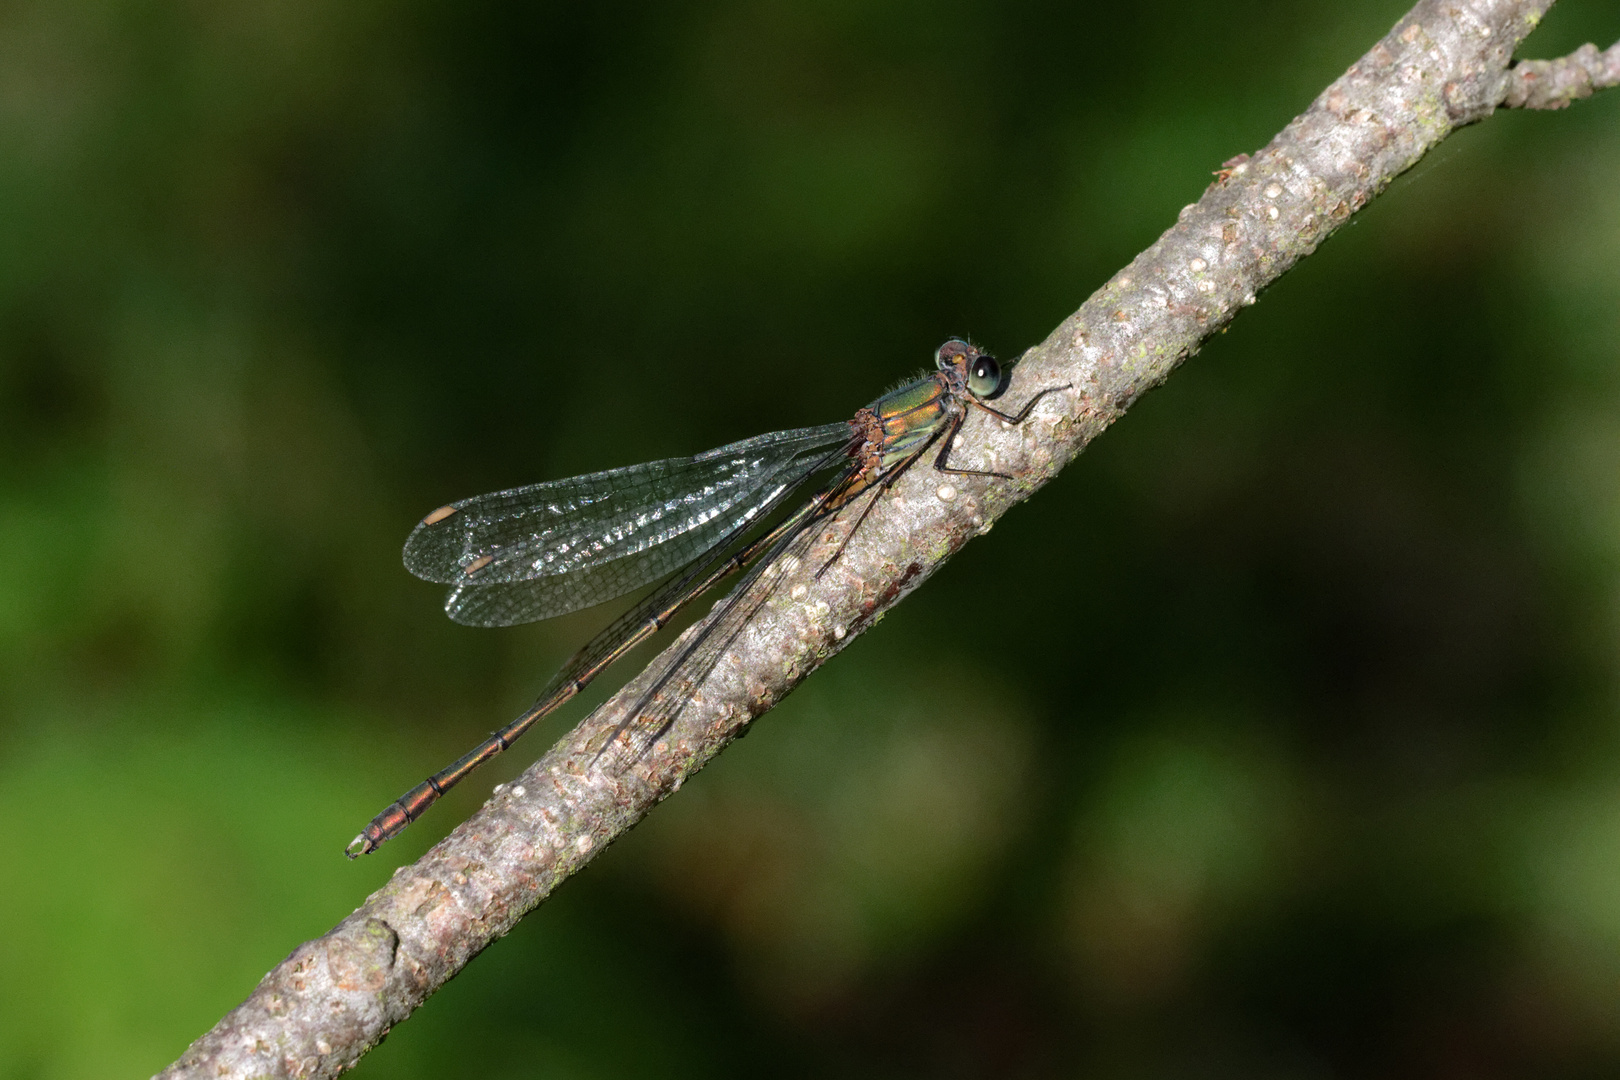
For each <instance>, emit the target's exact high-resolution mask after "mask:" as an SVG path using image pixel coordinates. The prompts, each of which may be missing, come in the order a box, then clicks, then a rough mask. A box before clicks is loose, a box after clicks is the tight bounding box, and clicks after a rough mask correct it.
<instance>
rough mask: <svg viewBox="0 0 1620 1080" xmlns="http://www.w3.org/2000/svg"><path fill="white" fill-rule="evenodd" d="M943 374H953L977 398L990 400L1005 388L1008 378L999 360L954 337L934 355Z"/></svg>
mask: <svg viewBox="0 0 1620 1080" xmlns="http://www.w3.org/2000/svg"><path fill="white" fill-rule="evenodd" d="M934 362H935V363H937V364H938V365H939V369H940V370H941V371H954V372H956V373H957V376H958V378H960V379H962V381H963V383H965V384H966V385H967V389H968V392H969V393H970V394H972V395H973V396H974V397H976V398H979V399H981V400H985V401H988V400H990V399H991V398H994V397H998V396H1000V394H1001V392H1002V391H1003V390H1005V389H1006V382H1007V375H1006V372H1005V371H1003V370H1002V367H1001V365H1000V364H999V363H997V361H996V358H995V357H993V356H991V355H990V354H989V353H987V352H980V351H979V350H978V349H977V348H975V347H974V346H973V345H972V344H970V343H968V342H966V341H963V340H962V339H961V338H951V339H950V340H949V341H947V342H945V344H943V345H941V346H940V347H939V351H938V352H936V353H935V354H934ZM957 385H959V386H960V385H962V384H961V383H959V384H957Z"/></svg>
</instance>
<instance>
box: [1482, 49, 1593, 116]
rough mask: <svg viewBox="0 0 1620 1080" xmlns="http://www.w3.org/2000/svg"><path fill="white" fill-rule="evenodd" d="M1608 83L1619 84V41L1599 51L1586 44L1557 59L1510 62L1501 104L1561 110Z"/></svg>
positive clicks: (1518, 107) (1522, 107)
mask: <svg viewBox="0 0 1620 1080" xmlns="http://www.w3.org/2000/svg"><path fill="white" fill-rule="evenodd" d="M1611 86H1620V43H1616V44H1614V45H1611V46H1609V47H1608V48H1607V49H1606V50H1604V51H1603V52H1598V48H1597V46H1596V45H1592V44H1586V45H1582V46H1581V47H1580V48H1578V49H1576V50H1575V51H1574V52H1572V53H1570V54H1569V55H1568V56H1565V57H1562V58H1561V59H1558V60H1526V61H1524V62H1523V63H1521V64H1515V65H1513V71H1512V72H1511V73H1510V80H1509V82H1508V90H1507V97H1506V98H1504V99H1503V101H1502V104H1503V105H1504V106H1506V107H1507V108H1510V109H1562V108H1563V107H1564V106H1566V105H1568V104H1569V103H1570V102H1572V101H1575V100H1577V99H1579V98H1584V97H1591V96H1592V91H1594V90H1604V89H1607V88H1608V87H1611Z"/></svg>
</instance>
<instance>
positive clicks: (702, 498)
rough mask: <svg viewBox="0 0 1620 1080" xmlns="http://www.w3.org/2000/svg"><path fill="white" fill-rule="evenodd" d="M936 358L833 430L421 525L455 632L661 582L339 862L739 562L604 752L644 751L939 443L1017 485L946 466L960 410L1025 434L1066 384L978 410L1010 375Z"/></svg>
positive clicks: (634, 469)
mask: <svg viewBox="0 0 1620 1080" xmlns="http://www.w3.org/2000/svg"><path fill="white" fill-rule="evenodd" d="M934 360H935V365H936V367H937V369H938V370H936V371H934V372H932V373H931V374H928V375H925V376H923V377H921V378H919V379H917V380H915V381H914V382H910V383H907V384H906V385H904V386H901V387H899V388H897V389H894V390H891V391H889V392H888V393H886V394H884V395H883V396H882V397H880V398H878V399H877V400H876V401H874V402H872V403H871V404H870V405H868V406H866V407H865V408H863V409H861V410H860V411H858V412H857V413H856V414H855V416H854V418H853V419H851V420H847V421H844V422H843V423H838V424H827V425H825V426H822V427H812V428H798V429H795V430H792V431H778V432H775V433H773V434H770V435H759V436H756V437H755V438H752V439H745V440H743V441H742V442H738V443H732V444H731V445H730V446H722V447H720V448H719V449H718V450H710V451H709V452H708V453H706V454H699V455H697V456H696V457H689V458H670V459H667V460H665V461H651V462H648V463H647V464H645V465H632V466H630V467H629V468H624V469H610V470H608V471H607V472H599V473H590V474H589V475H586V476H576V477H572V478H571V479H568V480H555V481H552V482H551V483H546V484H534V485H531V486H529V487H521V488H513V489H512V490H510V491H499V492H496V493H494V494H492V495H480V496H478V497H476V498H472V499H464V500H462V501H461V502H455V503H451V504H450V505H449V506H441V507H440V508H439V509H437V510H435V511H433V513H431V514H429V515H428V516H427V517H425V518H423V519H422V521H421V524H419V525H417V526H416V528H415V530H414V531H413V532H412V533H411V535H410V538H409V539H407V540H406V541H405V567H406V569H408V570H409V571H410V572H411V573H413V574H415V575H416V576H417V577H420V578H424V579H426V580H428V581H437V582H440V583H443V584H446V585H449V586H450V593H449V596H448V597H447V598H446V599H445V604H444V609H445V611H446V613H448V614H449V616H450V617H451V618H452V619H454V620H456V621H457V622H460V623H467V624H469V625H472V626H511V625H514V624H516V623H525V622H534V621H536V620H539V619H549V618H551V617H553V616H556V615H563V614H566V613H568V612H571V611H578V610H580V609H581V608H586V607H590V606H592V605H595V604H600V603H603V602H605V601H608V600H612V599H614V598H616V597H619V596H623V595H624V594H625V593H628V592H632V591H634V590H636V589H639V588H641V587H643V586H646V585H650V584H652V583H653V582H655V581H658V580H659V579H660V578H665V577H667V578H668V580H666V581H665V582H664V583H663V584H662V585H660V586H658V587H657V588H656V589H654V590H653V591H652V593H651V594H650V595H648V596H647V597H646V598H645V599H644V600H642V601H641V602H640V603H638V604H637V605H636V606H635V607H633V608H632V609H631V610H630V611H628V612H626V613H625V614H624V615H622V616H620V617H619V618H618V619H616V620H614V622H613V623H612V625H610V626H609V627H608V628H607V629H605V630H603V631H602V632H601V633H600V634H598V635H597V636H596V637H595V638H593V639H592V640H591V641H590V642H589V643H588V644H587V645H586V646H585V647H584V648H583V649H581V650H580V651H579V652H578V653H576V654H574V657H573V659H571V660H569V661H568V663H567V664H565V665H563V669H562V670H561V671H559V672H558V673H557V675H556V676H555V677H554V678H553V679H552V680H551V682H550V684H549V685H548V686H547V687H546V689H545V691H544V692H543V693H541V695H540V698H539V700H537V701H536V702H535V703H534V704H533V705H532V706H530V708H529V709H528V711H526V712H525V713H523V715H521V716H519V717H518V718H517V719H516V720H514V721H512V722H511V723H510V724H508V725H506V726H505V727H504V728H502V729H501V730H499V731H497V732H495V733H494V734H493V735H491V736H490V737H489V738H488V739H486V740H484V741H483V742H482V743H480V744H479V745H478V746H477V747H476V748H474V749H473V750H472V751H471V752H470V753H468V754H467V755H466V756H464V757H462V758H461V760H459V761H457V762H456V763H455V764H453V765H451V766H450V767H449V768H446V769H444V770H442V771H440V772H438V773H435V774H434V775H433V776H430V777H429V778H428V779H426V780H424V781H423V782H422V783H420V784H418V785H417V786H416V787H414V788H412V789H411V790H410V791H407V792H406V793H405V794H404V795H401V796H400V797H399V798H398V799H397V800H396V801H394V802H393V803H390V804H389V806H388V808H387V809H385V810H384V811H383V812H382V813H380V814H378V815H377V816H376V817H375V818H373V819H372V821H371V824H369V825H367V826H366V827H365V829H363V830H362V831H361V833H360V835H359V836H357V837H355V838H354V841H353V842H352V843H350V845H349V848H348V854H349V857H350V858H354V857H356V856H359V855H363V854H365V853H366V852H369V851H375V850H376V849H377V847H378V846H379V845H380V844H382V843H383V842H384V841H386V840H388V839H390V838H391V837H394V836H397V835H398V834H399V833H400V832H401V831H402V830H403V829H404V828H405V826H407V825H409V824H410V823H411V822H413V821H415V820H416V819H417V818H418V817H420V816H421V815H422V813H423V812H424V811H425V810H426V809H427V808H428V807H429V806H432V805H433V803H434V802H436V801H437V800H438V798H439V797H440V796H441V795H443V794H444V793H445V792H446V791H448V790H450V788H452V787H454V786H455V785H456V784H458V783H460V782H461V781H462V780H463V779H464V778H465V777H466V776H467V774H468V773H470V772H472V771H473V770H474V769H476V768H477V767H478V766H479V765H482V764H483V763H484V762H486V761H488V760H489V759H490V758H492V757H494V756H495V755H496V754H498V753H500V752H501V751H503V750H505V749H506V748H507V747H509V746H511V745H512V742H513V741H514V740H515V739H517V738H518V736H520V735H522V734H523V733H524V732H525V731H527V730H529V728H530V727H532V726H534V724H535V722H536V721H538V720H539V719H540V718H541V717H543V716H545V715H546V714H547V713H550V712H552V711H553V710H555V709H556V708H558V707H559V706H561V705H562V704H563V703H564V702H566V701H568V700H569V699H570V698H572V697H574V696H575V695H577V694H578V693H579V692H580V691H582V690H584V689H585V687H586V686H587V685H588V684H589V683H590V681H591V680H592V679H594V678H596V677H597V676H598V675H600V674H601V673H602V672H603V671H604V670H605V669H606V668H607V667H608V666H609V665H610V664H612V663H613V662H614V661H615V660H617V659H619V657H621V656H623V655H624V654H625V653H627V652H629V651H630V650H631V649H632V648H634V647H635V646H636V645H638V644H640V643H641V642H642V641H644V640H646V639H647V638H648V637H650V636H651V635H652V634H654V633H656V632H657V631H658V630H659V629H661V628H662V627H663V626H664V625H665V624H667V623H668V622H669V621H670V620H671V619H672V618H674V617H675V615H676V614H677V613H678V612H680V610H681V609H682V608H684V607H685V606H686V605H687V604H689V603H691V602H692V601H693V600H695V599H697V598H698V597H699V596H701V595H703V593H705V592H707V591H708V590H709V589H710V588H712V587H713V586H714V585H715V584H717V583H718V582H719V581H721V580H722V579H724V578H726V577H727V576H729V575H730V574H732V573H735V572H737V571H738V570H741V569H742V568H743V567H745V566H748V567H749V569H748V572H747V574H745V575H744V577H743V580H742V582H741V584H739V585H738V587H737V588H736V589H735V590H733V592H732V593H731V594H730V595H729V596H728V597H727V598H726V599H724V600H722V601H720V602H719V603H718V604H716V605H715V611H714V612H713V613H712V614H711V617H710V618H709V620H708V622H707V623H706V624H705V625H704V627H703V629H702V630H701V631H700V632H699V633H698V634H696V635H694V636H693V638H692V640H691V641H689V642H687V643H686V645H685V646H683V648H682V649H681V651H680V652H679V653H678V654H677V655H676V657H675V658H674V660H673V662H672V663H670V664H669V666H668V667H667V668H666V670H665V672H664V674H663V675H662V676H660V677H659V678H658V679H657V680H655V681H654V683H653V685H652V687H651V688H650V689H649V690H647V691H646V692H645V693H644V694H643V695H642V697H641V699H640V701H639V702H638V703H637V705H636V707H635V708H633V709H631V710H630V712H629V713H628V714H626V718H625V719H624V720H623V721H621V722H620V724H619V727H618V728H617V729H616V730H615V731H614V732H613V733H612V734H611V735H610V736H609V738H608V740H607V742H606V743H605V744H604V750H605V748H606V746H608V745H612V744H614V743H615V741H616V740H618V738H619V736H620V735H622V734H624V732H625V731H626V730H627V729H628V728H629V727H630V725H631V724H632V723H637V724H646V725H649V726H653V727H654V731H653V734H652V736H651V738H650V739H649V740H648V741H649V742H651V741H656V739H657V738H658V736H660V735H661V734H663V732H664V731H666V730H667V729H668V728H669V726H670V724H672V723H673V722H674V719H675V716H676V714H677V713H678V711H679V708H680V705H681V703H682V702H683V701H684V700H686V698H685V697H684V696H683V695H674V694H666V695H664V697H663V698H662V699H661V700H660V701H656V702H655V699H658V697H659V695H660V694H661V693H662V692H663V691H664V690H665V689H666V688H668V687H669V686H670V685H671V684H672V682H674V680H676V679H682V680H691V681H694V682H695V681H701V680H702V679H703V678H704V677H705V676H706V675H707V674H708V673H709V671H710V670H712V669H713V667H714V665H715V663H716V662H717V661H718V660H719V658H720V656H722V655H723V654H724V652H725V650H726V649H728V648H729V647H730V645H731V643H732V642H733V641H735V640H736V637H737V635H738V634H739V633H740V632H741V630H742V628H743V627H744V626H745V625H746V624H747V621H748V619H750V618H751V617H752V616H753V614H754V613H755V612H757V611H758V610H759V607H760V605H761V604H763V603H764V599H765V597H767V596H768V595H769V593H768V591H765V592H761V590H756V589H754V585H755V584H756V583H758V582H759V581H760V579H761V577H762V576H763V575H764V574H765V572H766V571H767V570H768V569H769V568H770V567H771V566H772V565H774V564H776V563H777V562H779V561H780V560H781V559H782V558H783V557H784V556H790V555H793V556H797V555H801V554H802V553H803V552H804V550H806V549H807V548H808V546H809V544H810V542H811V540H812V539H813V538H814V536H815V535H816V534H817V532H818V531H819V530H818V526H819V525H821V524H822V523H824V522H827V521H829V520H830V519H832V518H834V517H836V516H837V515H838V514H840V513H842V512H843V511H844V509H845V508H846V507H848V506H850V505H851V504H852V503H854V502H855V501H856V499H857V497H858V496H861V495H863V494H865V493H867V492H871V498H870V499H868V500H867V502H866V504H865V506H864V507H862V508H861V510H860V513H859V514H858V515H857V516H856V518H855V522H854V524H853V525H851V526H850V528H849V530H848V532H846V533H845V535H844V538H843V541H842V542H841V543H840V545H839V547H838V549H837V550H836V551H835V552H834V553H833V555H832V556H831V557H830V558H829V559H828V560H827V561H826V562H825V563H823V565H822V566H821V568H820V571H818V574H819V573H820V572H821V571H825V570H826V569H827V567H829V566H831V565H832V563H833V562H834V561H835V560H836V559H837V558H838V555H839V554H841V553H842V552H843V548H844V545H847V544H848V543H849V540H850V538H851V537H853V536H854V535H855V532H856V530H858V529H859V528H860V526H861V522H862V521H864V520H865V518H866V515H867V514H868V513H869V512H870V511H871V509H872V507H873V506H874V505H875V504H876V503H877V500H878V499H880V498H882V496H883V493H884V492H885V491H887V490H888V489H889V488H890V487H892V486H893V485H894V483H895V481H897V480H899V479H900V477H901V476H903V475H904V474H905V472H906V470H907V469H909V468H911V466H912V465H913V464H915V463H916V462H917V460H918V459H919V458H921V457H922V455H923V453H924V452H925V451H926V450H928V448H929V447H931V446H933V445H934V444H935V443H938V444H939V451H938V453H936V454H935V455H934V468H935V469H936V470H938V471H939V472H942V473H951V474H955V475H959V476H990V477H1000V478H1001V479H1005V480H1010V479H1012V478H1011V477H1010V476H1008V475H1007V474H1005V473H999V472H993V471H987V470H983V469H958V468H955V467H953V466H952V465H951V464H950V463H949V462H950V456H951V450H952V448H953V447H954V446H955V445H956V436H957V433H958V432H960V431H961V430H962V423H963V421H964V420H966V418H967V415H968V412H969V411H970V407H971V408H975V409H980V410H982V411H984V412H986V413H988V414H990V415H991V416H995V417H998V418H999V419H1001V420H1004V421H1006V422H1007V423H1009V424H1021V423H1023V422H1024V419H1025V418H1026V417H1028V416H1029V413H1030V410H1031V409H1033V408H1034V407H1035V403H1036V402H1038V401H1040V400H1041V398H1043V397H1045V396H1046V395H1047V394H1050V393H1052V392H1054V391H1056V390H1065V389H1068V387H1066V386H1065V387H1049V388H1048V389H1045V390H1042V391H1040V392H1039V393H1037V394H1036V395H1035V396H1034V397H1032V398H1030V399H1029V401H1027V402H1025V404H1024V407H1023V408H1022V409H1020V410H1019V411H1018V412H1017V413H1004V412H1001V411H1000V410H999V409H996V408H994V407H992V406H990V405H988V404H986V402H989V401H992V400H994V399H995V398H997V397H998V396H1000V394H1001V393H1002V391H1003V390H1004V389H1005V388H1006V382H1007V376H1008V374H1009V373H1008V372H1004V371H1003V370H1002V367H1001V365H1000V364H998V363H997V362H996V359H995V357H993V356H990V355H989V354H987V353H983V352H980V351H979V350H978V349H976V348H974V347H973V346H972V345H970V344H968V343H967V342H965V341H962V340H959V339H956V338H952V339H951V340H949V341H947V342H946V343H945V344H944V345H941V346H940V347H939V350H938V351H937V352H936V353H935V355H934ZM834 470H836V472H834ZM825 472H834V475H833V476H832V478H831V479H830V480H829V481H828V482H827V483H826V485H825V486H823V487H822V488H821V489H820V490H818V491H817V492H816V493H815V494H814V495H813V496H811V498H810V499H809V500H808V501H806V502H805V503H804V504H803V505H802V506H800V507H799V508H798V509H797V510H795V511H794V512H793V513H791V514H789V515H788V516H787V517H786V518H785V519H784V520H782V521H781V522H780V523H779V524H777V525H776V526H775V527H774V528H772V529H770V530H769V531H768V532H766V533H765V534H764V535H762V536H759V537H757V538H754V539H751V540H750V539H748V535H749V534H750V533H751V532H753V531H754V529H755V528H756V527H758V526H760V525H761V524H762V523H763V522H764V520H765V519H766V518H768V517H769V516H770V515H771V513H772V512H773V511H775V510H776V509H778V508H779V507H781V506H782V504H783V503H785V502H786V501H787V500H788V499H789V498H791V497H792V495H793V493H794V492H795V491H797V490H798V489H799V488H801V487H803V486H804V484H805V483H807V482H808V481H809V480H810V479H811V478H812V477H814V476H816V475H817V474H819V473H825ZM750 564H751V565H750ZM600 757H601V754H600V752H599V753H598V759H600Z"/></svg>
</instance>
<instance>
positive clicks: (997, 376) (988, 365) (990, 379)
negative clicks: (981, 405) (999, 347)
mask: <svg viewBox="0 0 1620 1080" xmlns="http://www.w3.org/2000/svg"><path fill="white" fill-rule="evenodd" d="M999 389H1001V365H1000V364H998V363H996V358H995V357H993V356H980V357H979V358H978V359H977V360H975V361H973V366H972V367H971V368H969V369H968V391H969V392H970V393H971V394H972V395H973V396H974V397H979V398H988V397H994V396H995V394H996V391H997V390H999Z"/></svg>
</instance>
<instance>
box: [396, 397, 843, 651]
mask: <svg viewBox="0 0 1620 1080" xmlns="http://www.w3.org/2000/svg"><path fill="white" fill-rule="evenodd" d="M849 435H850V429H849V425H848V423H839V424H828V425H825V426H822V427H815V428H799V429H796V430H793V431H779V432H774V433H772V434H769V435H760V436H756V437H755V438H752V439H745V440H744V441H742V442H738V443H732V444H731V445H729V446H722V447H720V448H719V449H717V450H710V451H709V452H708V453H705V454H699V455H697V456H696V457H690V458H669V459H666V460H664V461H653V462H648V463H646V464H643V465H632V466H630V467H628V468H624V469H611V470H609V471H607V472H599V473H590V474H588V475H585V476H575V477H570V478H569V479H567V480H556V481H552V482H550V483H545V484H532V485H530V486H528V487H521V488H513V489H512V490H510V491H500V492H496V493H494V494H492V495H480V496H477V497H475V498H471V499H464V500H462V501H461V502H457V503H452V504H450V505H449V506H447V507H444V508H442V509H440V510H436V511H434V512H433V513H432V514H429V515H428V516H427V518H426V519H424V520H423V522H422V523H421V524H420V525H418V526H417V527H416V529H415V530H414V531H413V532H412V533H411V535H410V537H409V539H407V540H406V541H405V567H406V569H408V570H410V572H411V573H413V574H415V575H416V576H417V577H420V578H424V579H426V580H428V581H438V582H442V583H444V584H448V585H451V586H453V588H452V589H451V590H450V594H449V596H448V597H447V598H446V600H445V611H446V612H447V613H448V614H449V616H450V617H451V618H452V619H455V620H456V621H457V622H462V623H468V624H470V625H474V626H509V625H512V624H514V623H520V622H533V621H535V620H537V619H547V618H551V617H552V616H554V615H562V614H565V613H567V612H570V611H577V610H579V609H580V608H585V607H590V606H591V605H593V604H599V603H602V602H604V601H607V600H611V599H613V598H614V597H617V596H622V595H623V594H625V593H627V592H630V591H631V590H633V589H637V588H640V587H641V586H643V585H646V584H649V583H650V582H653V581H656V580H657V579H659V578H661V577H664V576H666V575H668V574H671V573H673V572H674V571H675V570H677V569H679V568H680V567H682V566H685V565H686V564H687V563H690V562H692V561H694V560H696V559H697V558H699V557H700V556H701V555H703V553H705V552H707V551H708V550H709V549H711V548H712V547H714V546H715V545H716V544H717V543H719V542H721V541H722V540H723V539H725V538H727V537H729V536H731V535H732V534H733V533H734V532H735V531H736V530H737V529H738V528H740V527H743V526H745V525H747V524H748V523H750V522H752V521H754V520H755V519H756V517H757V516H758V515H759V514H760V513H762V507H764V506H765V505H766V504H768V503H770V502H772V501H773V499H774V497H776V496H778V495H779V494H781V488H782V486H783V484H784V481H785V480H788V479H792V478H795V477H796V479H793V483H794V484H797V483H800V482H802V481H803V480H804V479H805V475H804V473H805V463H806V462H807V461H813V460H819V459H820V458H821V457H822V456H823V455H824V453H825V451H826V450H827V448H828V447H831V446H834V445H837V444H841V443H844V442H846V441H847V440H848V439H849Z"/></svg>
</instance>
